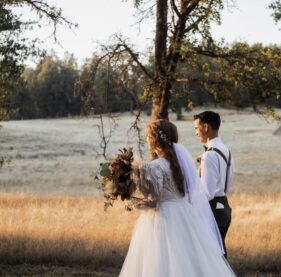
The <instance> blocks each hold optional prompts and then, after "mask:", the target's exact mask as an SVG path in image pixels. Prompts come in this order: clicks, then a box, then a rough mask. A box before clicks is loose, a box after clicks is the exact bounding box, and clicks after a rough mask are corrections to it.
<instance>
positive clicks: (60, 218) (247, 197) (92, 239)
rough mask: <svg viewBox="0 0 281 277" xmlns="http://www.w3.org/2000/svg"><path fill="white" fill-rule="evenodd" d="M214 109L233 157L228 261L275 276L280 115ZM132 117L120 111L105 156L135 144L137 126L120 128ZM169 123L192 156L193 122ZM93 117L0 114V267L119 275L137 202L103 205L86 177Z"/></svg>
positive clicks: (7, 272)
mask: <svg viewBox="0 0 281 277" xmlns="http://www.w3.org/2000/svg"><path fill="white" fill-rule="evenodd" d="M193 112H198V110H196V111H193ZM219 112H220V113H221V115H222V118H223V122H222V127H221V137H222V139H223V140H224V141H225V143H226V144H227V145H228V146H229V147H230V149H231V151H232V154H233V156H234V158H235V182H234V185H233V189H232V194H231V195H230V204H231V206H232V208H233V220H232V225H231V227H230V230H229V233H228V237H227V245H228V249H229V257H230V263H231V265H232V266H233V268H234V270H235V271H236V272H237V275H238V276H268V277H269V276H281V236H280V234H281V204H280V203H281V147H280V146H281V137H280V135H278V134H274V132H275V131H276V130H277V129H278V128H279V127H280V123H276V122H268V121H267V120H266V119H265V118H263V117H261V116H258V115H256V114H252V113H250V112H249V111H234V110H222V109H221V110H219ZM190 115H191V114H187V118H189V116H190ZM172 119H174V118H173V117H172ZM132 120H133V119H132V116H130V115H129V114H127V115H120V116H119V119H118V120H117V122H118V127H117V129H116V131H115V133H114V134H113V136H112V140H111V144H110V147H109V149H108V155H109V156H113V155H114V154H116V152H117V149H118V148H120V147H123V146H133V147H135V148H136V136H135V134H134V133H132V132H131V133H127V130H128V127H129V126H130V124H131V122H132ZM148 120H149V118H148V117H145V116H143V122H142V123H141V124H142V125H143V126H145V124H146V122H148ZM174 123H175V124H176V125H177V126H178V128H179V131H180V138H181V142H182V143H183V144H184V145H185V146H186V147H187V149H188V150H189V151H190V153H191V154H192V156H193V157H194V158H195V157H196V156H197V155H199V154H200V153H201V152H202V151H201V149H202V147H201V145H200V143H199V142H198V141H197V140H196V138H195V136H194V131H193V122H192V121H174ZM95 124H98V119H97V118H90V119H83V118H77V119H74V118H70V119H54V120H30V121H9V122H3V123H1V125H2V126H3V128H2V129H1V131H0V143H1V144H0V155H4V154H5V155H6V156H7V157H8V158H10V159H11V162H10V164H8V165H5V166H4V167H3V168H1V169H0V191H1V194H0V272H1V273H2V274H3V275H4V276H13V275H15V276H16V275H18V274H21V275H34V276H61V275H63V274H64V275H66V276H68V275H72V276H82V275H83V276H103V277H111V276H118V272H119V270H120V267H121V265H122V262H123V260H124V257H125V255H126V251H127V248H128V245H129V242H130V236H131V233H132V230H133V226H134V223H135V221H136V219H137V217H138V211H132V212H126V211H125V210H124V205H123V203H122V202H121V203H120V202H119V203H116V205H115V206H114V207H113V208H110V209H109V210H108V211H107V212H104V210H103V197H102V192H101V191H100V190H99V188H98V187H99V184H98V181H96V180H94V178H93V176H94V175H95V172H96V170H97V168H98V165H99V163H100V162H101V161H103V158H102V157H100V156H99V157H97V155H96V151H99V150H100V149H99V142H100V138H99V136H98V132H97V128H96V127H95ZM144 149H145V148H144ZM144 157H147V152H146V151H144ZM144 159H145V160H146V158H144Z"/></svg>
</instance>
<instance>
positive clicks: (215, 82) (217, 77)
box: [5, 43, 281, 119]
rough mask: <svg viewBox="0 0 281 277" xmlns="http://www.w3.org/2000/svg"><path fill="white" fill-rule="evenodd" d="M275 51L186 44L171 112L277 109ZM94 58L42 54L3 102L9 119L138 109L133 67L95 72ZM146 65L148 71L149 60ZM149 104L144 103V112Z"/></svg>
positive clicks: (279, 72) (141, 81)
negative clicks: (197, 50)
mask: <svg viewBox="0 0 281 277" xmlns="http://www.w3.org/2000/svg"><path fill="white" fill-rule="evenodd" d="M280 53H281V49H280V47H278V46H268V47H263V46H262V45H260V44H258V45H254V46H248V45H247V44H238V43H237V44H234V45H233V46H231V47H229V49H224V52H223V55H220V54H219V53H216V54H214V52H211V51H210V52H208V51H205V53H202V55H198V54H196V55H195V54H194V53H189V51H188V46H187V47H186V53H185V55H187V56H188V57H189V58H188V59H186V57H183V62H182V63H181V64H180V65H179V67H178V72H180V74H179V75H180V76H185V78H182V77H181V79H176V80H175V81H174V85H173V88H172V101H171V108H172V109H173V110H174V111H175V112H177V113H180V112H181V110H182V109H188V108H191V107H192V106H200V105H207V104H215V103H220V104H221V103H224V104H228V105H229V106H235V107H239V108H244V107H248V106H253V105H255V103H253V99H256V100H257V99H258V100H259V102H258V103H259V104H261V103H264V104H267V105H272V106H273V107H281V97H279V96H280V91H281V55H280ZM98 60H99V57H98V56H94V57H93V58H92V59H89V60H88V61H86V62H85V64H84V65H83V66H82V67H81V68H78V66H77V62H76V60H75V58H74V57H73V56H72V55H68V56H66V57H65V58H64V59H58V58H57V57H56V56H46V57H44V58H42V60H41V61H40V62H39V64H38V65H37V67H36V68H35V69H31V68H25V70H24V72H23V74H22V82H21V84H20V85H18V86H17V89H15V90H13V91H12V92H11V93H9V97H8V98H7V99H6V104H5V105H6V107H7V109H8V110H9V112H10V118H13V119H32V118H57V117H66V116H75V115H81V114H89V113H94V114H95V113H96V114H97V113H105V112H124V111H132V110H134V109H137V108H139V107H140V106H143V105H144V102H145V101H146V100H145V98H146V97H145V95H146V93H147V87H146V86H147V83H148V82H147V80H146V77H145V76H143V75H142V72H141V71H140V70H139V69H138V67H137V65H136V66H135V67H133V66H130V67H124V66H123V64H122V61H119V62H118V63H116V64H115V65H114V66H113V65H112V64H110V63H107V62H106V61H105V62H104V64H102V65H101V66H99V69H98V70H97V67H96V66H95V65H96V63H97V62H98ZM187 61H188V62H187ZM146 66H147V68H152V67H153V60H152V59H150V60H149V63H148V64H147V65H146ZM278 95H279V96H278ZM253 96H254V97H253ZM148 99H149V97H148ZM256 100H255V101H256ZM150 101H151V99H149V100H148V101H146V102H145V107H146V109H147V111H149V110H150V105H151V103H150Z"/></svg>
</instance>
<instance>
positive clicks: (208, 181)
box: [194, 111, 234, 258]
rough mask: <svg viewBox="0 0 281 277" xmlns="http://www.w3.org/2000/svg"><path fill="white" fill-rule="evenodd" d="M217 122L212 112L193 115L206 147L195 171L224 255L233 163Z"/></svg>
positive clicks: (229, 213)
mask: <svg viewBox="0 0 281 277" xmlns="http://www.w3.org/2000/svg"><path fill="white" fill-rule="evenodd" d="M220 123H221V119H220V116H219V114H218V113H215V112H212V111H205V112H202V113H200V114H197V115H194V128H195V134H196V136H197V137H198V139H199V140H200V141H201V142H202V143H203V144H204V148H205V153H204V154H202V156H201V158H199V160H197V161H198V162H199V169H198V172H199V175H200V178H201V181H202V183H203V187H204V189H205V191H206V193H207V197H208V199H209V202H210V206H211V208H212V211H213V213H214V216H215V219H216V221H217V224H218V227H219V230H220V233H221V237H222V240H223V246H224V251H225V257H226V258H227V252H226V248H225V237H226V233H227V230H228V228H229V226H230V222H231V208H230V206H229V204H228V201H227V194H228V192H229V191H230V187H231V184H232V181H233V168H234V166H233V159H232V158H231V153H230V151H229V150H228V148H227V147H226V146H225V145H224V144H223V142H222V140H221V139H220V137H219V134H218V131H219V127H220Z"/></svg>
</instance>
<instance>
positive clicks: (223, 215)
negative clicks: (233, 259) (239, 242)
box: [210, 196, 231, 258]
mask: <svg viewBox="0 0 281 277" xmlns="http://www.w3.org/2000/svg"><path fill="white" fill-rule="evenodd" d="M217 203H221V204H223V205H224V208H223V209H216V207H217ZM210 206H211V209H212V211H213V214H214V216H215V219H216V221H217V224H218V227H219V230H220V233H221V238H222V242H223V248H224V252H225V255H224V256H225V258H227V252H226V248H225V237H226V233H227V231H228V228H229V226H230V223H231V208H230V206H229V204H228V201H227V198H226V197H225V196H223V197H215V198H214V199H212V200H211V201H210Z"/></svg>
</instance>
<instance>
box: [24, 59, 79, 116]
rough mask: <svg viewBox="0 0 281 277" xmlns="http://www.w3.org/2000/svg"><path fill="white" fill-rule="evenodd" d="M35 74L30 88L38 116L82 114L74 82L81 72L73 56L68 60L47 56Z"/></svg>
mask: <svg viewBox="0 0 281 277" xmlns="http://www.w3.org/2000/svg"><path fill="white" fill-rule="evenodd" d="M34 75H35V76H34V79H33V80H32V83H31V85H30V86H29V87H28V89H29V91H30V95H32V98H33V100H34V102H35V109H36V117H41V118H42V117H43V118H45V117H65V116H68V115H77V114H80V102H79V99H76V98H75V96H74V84H75V82H76V80H77V79H78V75H79V73H78V69H77V65H76V62H75V59H74V58H73V56H70V57H68V58H67V59H66V60H59V59H57V58H56V57H50V56H48V57H45V58H44V59H43V60H42V61H41V62H40V64H39V65H38V66H37V68H36V70H35V72H34Z"/></svg>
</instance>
